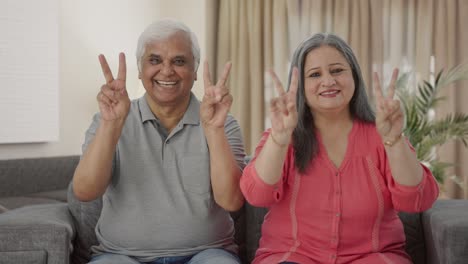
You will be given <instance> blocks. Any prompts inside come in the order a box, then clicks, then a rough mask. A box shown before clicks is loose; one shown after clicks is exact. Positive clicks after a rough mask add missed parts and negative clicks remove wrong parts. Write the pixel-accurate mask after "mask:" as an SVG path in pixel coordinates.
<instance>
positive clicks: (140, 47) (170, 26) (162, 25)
mask: <svg viewBox="0 0 468 264" xmlns="http://www.w3.org/2000/svg"><path fill="white" fill-rule="evenodd" d="M177 32H185V33H186V34H187V36H188V37H189V39H190V42H191V46H192V55H193V60H194V66H195V67H194V68H195V72H196V71H197V70H198V66H199V65H200V46H199V45H198V39H197V36H196V35H195V33H194V32H193V31H192V30H190V28H189V27H187V26H186V25H185V24H184V23H182V22H179V21H176V20H173V19H162V20H159V21H156V22H154V23H152V24H150V25H149V26H148V27H147V28H146V29H145V30H144V31H143V33H141V35H140V37H139V38H138V44H137V50H136V59H137V64H138V71H140V72H141V68H142V65H141V59H142V58H143V55H144V54H145V50H146V45H148V44H149V43H151V42H153V41H157V40H163V39H167V38H168V37H170V36H171V35H173V34H175V33H177Z"/></svg>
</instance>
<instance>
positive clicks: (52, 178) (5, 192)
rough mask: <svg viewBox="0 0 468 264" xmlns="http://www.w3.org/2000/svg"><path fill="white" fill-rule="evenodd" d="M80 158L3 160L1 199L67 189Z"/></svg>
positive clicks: (0, 166) (1, 161)
mask: <svg viewBox="0 0 468 264" xmlns="http://www.w3.org/2000/svg"><path fill="white" fill-rule="evenodd" d="M79 159H80V157H79V156H63V157H47V158H27V159H9V160H0V182H1V183H8V184H0V197H8V196H18V195H26V194H30V193H38V192H45V191H51V190H60V189H65V188H67V185H68V183H69V182H70V180H71V178H72V177H73V172H74V171H75V167H76V164H78V161H79Z"/></svg>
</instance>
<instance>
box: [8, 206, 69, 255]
mask: <svg viewBox="0 0 468 264" xmlns="http://www.w3.org/2000/svg"><path fill="white" fill-rule="evenodd" d="M73 236H74V228H73V221H72V218H71V216H70V213H69V211H68V206H67V204H66V203H59V204H46V205H34V206H27V207H22V208H19V209H15V210H11V211H7V212H6V213H3V214H0V263H19V262H18V260H19V259H22V260H26V259H35V261H34V262H28V263H47V264H58V263H65V264H68V263H69V259H70V253H71V251H72V238H73ZM37 258H40V259H41V260H39V259H37ZM23 263H24V262H23Z"/></svg>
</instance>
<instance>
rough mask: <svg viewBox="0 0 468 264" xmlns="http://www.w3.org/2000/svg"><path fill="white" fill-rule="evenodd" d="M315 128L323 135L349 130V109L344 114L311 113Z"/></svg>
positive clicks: (350, 122) (350, 125) (351, 124)
mask: <svg viewBox="0 0 468 264" xmlns="http://www.w3.org/2000/svg"><path fill="white" fill-rule="evenodd" d="M312 115H313V117H314V124H315V128H316V129H317V130H318V132H319V133H320V134H321V135H322V136H323V135H327V134H328V135H330V134H336V133H343V132H349V131H350V130H351V128H352V126H353V118H352V117H351V113H349V111H348V112H347V113H346V114H344V113H340V114H328V113H327V114H321V113H312Z"/></svg>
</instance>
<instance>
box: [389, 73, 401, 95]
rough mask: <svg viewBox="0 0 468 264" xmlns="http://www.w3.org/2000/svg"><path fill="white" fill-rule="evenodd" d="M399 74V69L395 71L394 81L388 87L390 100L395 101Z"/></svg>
mask: <svg viewBox="0 0 468 264" xmlns="http://www.w3.org/2000/svg"><path fill="white" fill-rule="evenodd" d="M398 72H399V70H398V68H395V69H394V70H393V74H392V80H391V81H390V85H389V86H388V95H387V98H389V99H393V96H394V95H395V84H396V81H397V79H398Z"/></svg>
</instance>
